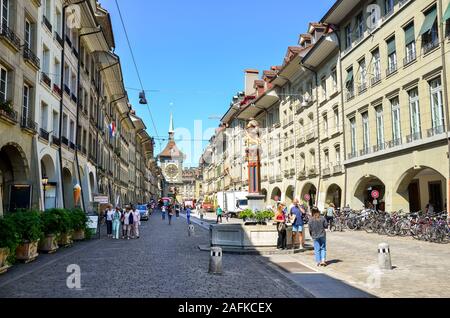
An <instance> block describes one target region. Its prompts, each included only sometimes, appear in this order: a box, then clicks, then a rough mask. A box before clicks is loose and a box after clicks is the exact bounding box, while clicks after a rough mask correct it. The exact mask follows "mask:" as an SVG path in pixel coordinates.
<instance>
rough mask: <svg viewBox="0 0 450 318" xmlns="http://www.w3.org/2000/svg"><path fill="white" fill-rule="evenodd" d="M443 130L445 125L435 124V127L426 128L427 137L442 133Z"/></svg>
mask: <svg viewBox="0 0 450 318" xmlns="http://www.w3.org/2000/svg"><path fill="white" fill-rule="evenodd" d="M444 132H445V126H444V125H442V126H437V127H433V128H431V129H428V130H427V136H428V137H433V136H436V135H440V134H443V133H444Z"/></svg>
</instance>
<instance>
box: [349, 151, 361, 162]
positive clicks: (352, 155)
mask: <svg viewBox="0 0 450 318" xmlns="http://www.w3.org/2000/svg"><path fill="white" fill-rule="evenodd" d="M357 156H358V154H357V153H356V151H355V152H350V153H348V154H347V159H349V160H350V159H353V158H356V157H357Z"/></svg>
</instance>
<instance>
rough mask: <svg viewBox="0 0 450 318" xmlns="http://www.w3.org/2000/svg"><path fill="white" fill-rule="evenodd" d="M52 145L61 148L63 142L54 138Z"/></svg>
mask: <svg viewBox="0 0 450 318" xmlns="http://www.w3.org/2000/svg"><path fill="white" fill-rule="evenodd" d="M52 144H53V145H57V146H61V141H60V140H59V138H58V137H56V136H52Z"/></svg>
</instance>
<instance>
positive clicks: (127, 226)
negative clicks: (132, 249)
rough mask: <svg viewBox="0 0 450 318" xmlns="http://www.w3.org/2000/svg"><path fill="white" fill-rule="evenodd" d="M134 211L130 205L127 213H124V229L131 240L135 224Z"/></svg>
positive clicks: (126, 209) (126, 210)
mask: <svg viewBox="0 0 450 318" xmlns="http://www.w3.org/2000/svg"><path fill="white" fill-rule="evenodd" d="M133 220H134V217H133V213H132V212H131V209H130V207H129V206H127V207H126V208H125V214H124V231H125V236H126V238H127V239H128V240H129V239H130V237H131V229H132V226H133Z"/></svg>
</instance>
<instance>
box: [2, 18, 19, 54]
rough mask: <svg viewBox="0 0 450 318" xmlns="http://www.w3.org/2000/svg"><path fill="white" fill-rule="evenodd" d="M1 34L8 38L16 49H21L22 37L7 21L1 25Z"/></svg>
mask: <svg viewBox="0 0 450 318" xmlns="http://www.w3.org/2000/svg"><path fill="white" fill-rule="evenodd" d="M0 36H1V37H2V38H3V39H5V40H7V41H8V42H9V43H10V44H11V45H12V46H13V47H14V48H15V49H16V50H19V49H20V39H19V38H18V37H17V35H16V34H15V33H14V32H13V30H12V29H11V28H10V27H9V26H8V25H7V24H5V23H3V24H2V25H1V28H0Z"/></svg>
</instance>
